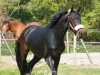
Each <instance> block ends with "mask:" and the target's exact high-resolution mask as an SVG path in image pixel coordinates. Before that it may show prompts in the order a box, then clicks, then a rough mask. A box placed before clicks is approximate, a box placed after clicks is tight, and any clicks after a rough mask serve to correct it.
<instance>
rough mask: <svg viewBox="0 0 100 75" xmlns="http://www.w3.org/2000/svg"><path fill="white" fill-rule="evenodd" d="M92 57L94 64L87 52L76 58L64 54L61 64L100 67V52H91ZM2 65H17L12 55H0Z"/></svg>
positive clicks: (38, 64)
mask: <svg viewBox="0 0 100 75" xmlns="http://www.w3.org/2000/svg"><path fill="white" fill-rule="evenodd" d="M89 55H90V58H91V60H92V64H91V63H90V61H89V59H88V58H87V55H86V54H85V53H77V54H76V59H75V55H74V54H62V56H61V59H60V63H61V64H70V65H77V66H91V67H93V66H94V67H99V68H100V53H90V54H89ZM31 58H32V56H31V55H29V56H28V60H31ZM44 62H45V61H44V60H43V59H42V60H41V61H40V62H39V63H37V65H36V66H35V67H38V66H41V65H44V64H45V63H44ZM0 67H1V68H5V67H6V68H9V67H17V64H16V61H15V60H13V59H12V57H11V56H1V57H0Z"/></svg>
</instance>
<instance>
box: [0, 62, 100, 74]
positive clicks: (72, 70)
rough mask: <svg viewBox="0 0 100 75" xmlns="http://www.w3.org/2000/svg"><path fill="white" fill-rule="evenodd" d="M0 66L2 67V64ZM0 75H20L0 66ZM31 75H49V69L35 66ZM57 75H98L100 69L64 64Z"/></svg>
mask: <svg viewBox="0 0 100 75" xmlns="http://www.w3.org/2000/svg"><path fill="white" fill-rule="evenodd" d="M0 64H2V65H4V63H3V62H0ZM0 75H20V74H19V71H18V68H17V67H16V66H13V67H7V66H5V67H3V68H1V66H0ZM33 75H51V71H50V69H49V67H48V66H47V65H46V64H44V65H42V66H35V67H34V69H33ZM58 75H100V68H96V67H95V68H94V67H83V66H81V67H80V66H69V65H66V64H60V65H59V70H58Z"/></svg>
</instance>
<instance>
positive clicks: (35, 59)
mask: <svg viewBox="0 0 100 75" xmlns="http://www.w3.org/2000/svg"><path fill="white" fill-rule="evenodd" d="M40 59H41V57H38V56H36V55H34V57H33V59H32V60H31V61H30V62H29V64H28V66H29V69H30V73H31V74H32V68H33V67H34V65H35V64H36V63H37V62H39V60H40Z"/></svg>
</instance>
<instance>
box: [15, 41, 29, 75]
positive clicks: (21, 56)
mask: <svg viewBox="0 0 100 75" xmlns="http://www.w3.org/2000/svg"><path fill="white" fill-rule="evenodd" d="M28 52H29V50H28V49H27V46H26V44H25V43H24V42H23V43H18V42H17V45H16V61H17V65H18V68H19V70H20V73H21V75H25V74H26V72H27V71H28V70H29V69H28V65H27V61H26V57H27V54H28Z"/></svg>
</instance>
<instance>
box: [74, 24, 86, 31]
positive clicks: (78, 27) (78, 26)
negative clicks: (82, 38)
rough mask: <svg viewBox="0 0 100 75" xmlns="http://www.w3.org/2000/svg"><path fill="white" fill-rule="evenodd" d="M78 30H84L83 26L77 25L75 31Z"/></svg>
mask: <svg viewBox="0 0 100 75" xmlns="http://www.w3.org/2000/svg"><path fill="white" fill-rule="evenodd" d="M80 28H84V26H83V25H82V24H79V25H77V26H75V28H74V29H75V31H77V30H78V29H80Z"/></svg>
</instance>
